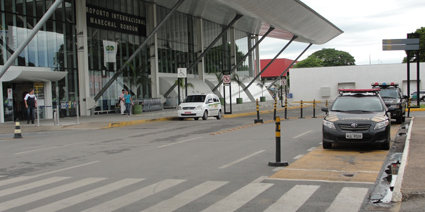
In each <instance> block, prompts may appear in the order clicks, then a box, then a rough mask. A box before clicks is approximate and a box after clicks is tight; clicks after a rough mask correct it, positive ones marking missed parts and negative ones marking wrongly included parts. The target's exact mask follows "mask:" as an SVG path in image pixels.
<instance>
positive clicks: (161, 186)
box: [83, 179, 185, 212]
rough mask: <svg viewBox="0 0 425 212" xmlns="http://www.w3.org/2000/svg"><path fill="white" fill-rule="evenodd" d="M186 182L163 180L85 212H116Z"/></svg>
mask: <svg viewBox="0 0 425 212" xmlns="http://www.w3.org/2000/svg"><path fill="white" fill-rule="evenodd" d="M184 181H185V180H174V179H167V180H163V181H161V182H158V183H155V184H152V185H150V186H147V187H144V188H142V189H139V190H137V191H134V192H131V193H129V194H126V195H124V196H120V197H118V198H115V199H113V200H110V201H108V202H104V203H102V204H100V205H96V206H94V207H92V208H89V209H87V210H85V211H83V212H111V211H116V210H118V209H120V208H122V207H124V206H127V205H129V204H132V203H135V202H137V201H140V200H142V199H144V198H146V197H149V196H151V195H154V194H156V193H159V192H161V191H163V190H166V189H168V188H171V187H173V186H176V185H178V184H180V183H182V182H184Z"/></svg>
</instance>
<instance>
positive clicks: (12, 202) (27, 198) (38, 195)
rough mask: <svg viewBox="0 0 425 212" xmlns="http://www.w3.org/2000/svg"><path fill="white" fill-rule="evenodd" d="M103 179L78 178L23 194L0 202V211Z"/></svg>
mask: <svg viewBox="0 0 425 212" xmlns="http://www.w3.org/2000/svg"><path fill="white" fill-rule="evenodd" d="M105 179H106V178H87V179H84V180H80V181H77V182H73V183H69V184H66V185H62V186H58V187H55V188H52V189H48V190H45V191H40V192H38V193H35V194H30V195H27V196H23V197H20V198H17V199H13V200H9V201H6V202H2V203H0V211H5V210H9V209H11V208H15V207H18V206H21V205H25V204H28V203H31V202H35V201H38V200H41V199H44V198H47V197H51V196H55V195H57V194H60V193H64V192H67V191H71V190H74V189H76V188H80V187H83V186H86V185H90V184H92V183H96V182H99V181H102V180H105Z"/></svg>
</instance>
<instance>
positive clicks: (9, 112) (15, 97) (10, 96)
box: [3, 82, 34, 122]
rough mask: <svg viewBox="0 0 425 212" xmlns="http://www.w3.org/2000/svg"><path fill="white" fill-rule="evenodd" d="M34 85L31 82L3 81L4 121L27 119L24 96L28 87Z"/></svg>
mask: <svg viewBox="0 0 425 212" xmlns="http://www.w3.org/2000/svg"><path fill="white" fill-rule="evenodd" d="M33 87H34V83H33V82H20V83H14V82H3V106H4V121H5V122H6V121H16V119H17V118H18V119H19V120H20V121H23V120H26V119H27V113H26V108H25V102H24V97H25V95H26V94H27V93H28V92H29V90H30V88H33Z"/></svg>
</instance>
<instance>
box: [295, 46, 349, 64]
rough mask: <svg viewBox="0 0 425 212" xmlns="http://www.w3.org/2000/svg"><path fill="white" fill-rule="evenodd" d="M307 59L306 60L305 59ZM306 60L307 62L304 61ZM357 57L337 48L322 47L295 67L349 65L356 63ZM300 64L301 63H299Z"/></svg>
mask: <svg viewBox="0 0 425 212" xmlns="http://www.w3.org/2000/svg"><path fill="white" fill-rule="evenodd" d="M305 60H306V61H305ZM319 60H320V61H321V62H320V61H319ZM304 61H305V62H304ZM355 61H356V60H355V59H354V57H353V56H351V55H350V54H349V53H348V52H344V51H339V50H335V49H322V50H319V51H316V52H314V53H313V54H311V55H310V56H308V57H307V58H306V59H304V60H302V61H300V62H298V63H297V65H295V66H294V68H301V67H322V66H324V67H326V66H349V65H356V64H355ZM298 64H300V65H298Z"/></svg>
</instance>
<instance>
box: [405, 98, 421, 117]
mask: <svg viewBox="0 0 425 212" xmlns="http://www.w3.org/2000/svg"><path fill="white" fill-rule="evenodd" d="M417 95H419V94H417ZM411 100H412V98H410V97H409V101H408V102H407V108H408V110H407V118H409V117H410V101H411Z"/></svg>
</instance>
